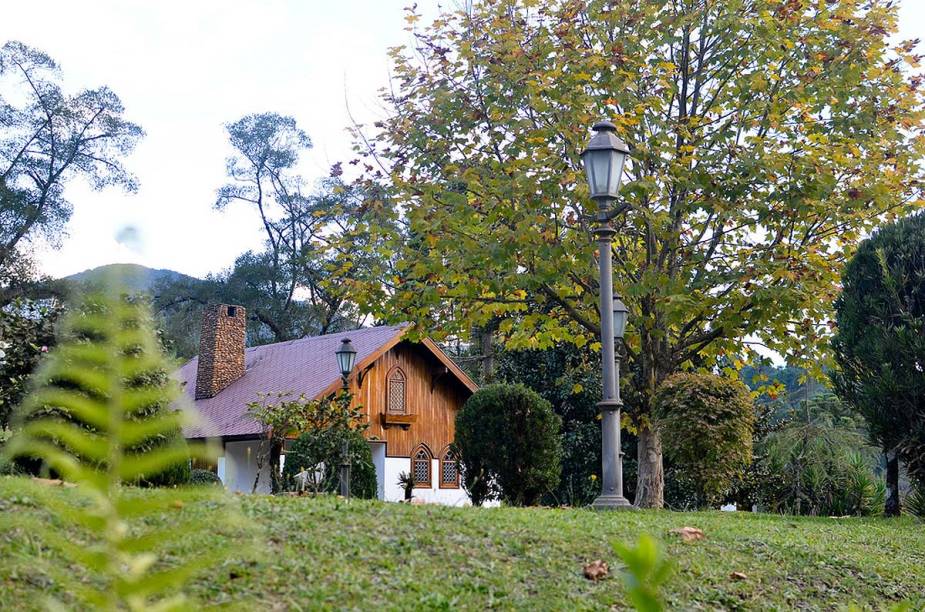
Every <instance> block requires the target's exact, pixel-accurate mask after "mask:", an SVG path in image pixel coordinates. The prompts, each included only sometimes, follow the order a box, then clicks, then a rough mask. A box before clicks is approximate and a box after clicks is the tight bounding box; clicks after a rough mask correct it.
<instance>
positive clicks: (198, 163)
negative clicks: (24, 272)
mask: <svg viewBox="0 0 925 612" xmlns="http://www.w3.org/2000/svg"><path fill="white" fill-rule="evenodd" d="M413 1H414V0H339V1H333V2H332V1H331V0H289V1H286V0H185V1H184V2H180V1H177V0H159V1H158V2H150V1H149V2H143V1H141V0H93V1H84V2H75V1H73V0H32V1H31V2H16V3H12V2H7V3H5V6H4V7H3V10H2V18H0V44H2V43H3V42H5V41H7V40H19V41H22V42H24V43H26V44H28V45H31V46H34V47H37V48H39V49H41V50H43V51H45V52H46V53H48V54H49V55H51V56H52V57H53V58H54V59H55V60H56V61H57V62H58V63H59V64H60V65H61V68H62V72H63V74H64V78H65V87H66V88H67V89H68V90H70V91H75V90H77V89H79V88H84V87H95V86H98V85H108V86H109V87H111V88H112V89H113V90H114V91H115V92H116V93H117V94H118V95H119V96H120V97H121V98H122V101H123V103H124V104H125V107H126V113H125V115H126V117H127V118H128V119H130V120H132V121H134V122H136V123H138V124H140V125H141V126H142V127H143V128H144V129H145V131H146V132H147V136H145V138H144V139H142V141H141V142H140V144H139V145H138V148H137V149H136V151H135V152H134V153H133V154H132V155H131V156H130V157H129V158H128V159H127V160H126V165H127V166H128V167H129V168H130V169H131V170H132V171H133V172H134V173H135V174H136V175H137V176H138V178H139V180H140V182H141V187H140V189H139V191H138V193H137V194H125V193H123V192H121V191H120V190H117V189H107V190H104V191H102V192H94V191H92V190H89V189H87V188H86V187H85V186H84V185H82V184H80V183H71V184H69V185H68V187H67V191H66V193H67V196H68V198H69V199H70V200H71V201H72V202H73V203H74V216H73V217H72V218H71V221H70V223H69V224H68V235H67V236H66V237H65V238H64V240H63V244H62V248H61V249H60V250H56V249H50V248H47V247H46V248H42V249H41V250H40V254H39V263H40V266H41V268H42V269H43V271H44V272H46V273H48V274H50V275H52V276H63V275H66V274H71V273H74V272H79V271H81V270H84V269H87V268H92V267H95V266H99V265H103V264H107V263H116V262H134V263H140V264H144V265H146V266H150V267H153V268H169V269H173V270H177V271H180V272H184V273H186V274H191V275H194V276H200V277H201V276H204V275H205V274H206V273H208V272H217V271H219V270H221V269H223V268H225V267H228V266H230V265H231V264H232V263H233V261H234V258H235V257H236V256H237V255H238V254H240V253H242V252H244V251H245V250H247V249H249V248H259V247H260V245H261V242H262V234H261V232H260V230H259V224H258V222H257V218H256V216H255V213H254V212H253V211H251V210H249V209H247V208H245V207H244V206H243V205H241V206H234V207H232V208H230V209H228V210H226V211H224V212H222V213H219V212H216V211H213V210H212V202H213V201H214V197H215V189H216V188H217V187H219V186H220V185H221V184H222V183H223V181H224V178H225V177H224V164H225V157H226V156H227V155H228V153H229V150H228V145H227V144H226V137H225V132H224V128H223V124H224V123H225V122H228V121H233V120H235V119H238V118H239V117H241V116H242V115H245V114H247V113H252V112H264V111H275V112H279V113H282V114H290V115H292V116H294V117H295V118H296V119H297V120H298V122H299V124H300V126H301V127H302V128H303V129H304V130H305V131H306V132H308V134H309V136H310V137H311V138H312V140H313V142H314V145H315V146H314V149H313V150H311V151H310V152H309V153H308V155H306V157H305V159H304V163H303V167H302V171H303V173H304V174H305V176H306V177H307V178H310V179H311V178H319V177H322V176H325V175H327V174H328V171H329V169H330V167H331V165H332V164H333V163H335V162H337V161H346V160H348V159H350V158H351V151H350V140H349V136H348V135H347V133H346V131H345V130H346V127H347V126H348V125H349V124H350V120H349V117H348V113H347V103H348V101H349V104H350V110H351V111H352V112H353V115H354V116H355V117H356V118H357V119H358V120H359V121H361V122H364V123H369V122H371V121H373V120H375V119H376V118H377V117H378V116H380V114H381V111H380V110H379V105H378V100H377V90H378V88H380V87H382V86H384V85H386V83H387V82H388V57H387V55H386V50H387V49H388V48H389V47H391V46H395V45H398V44H402V43H406V42H408V41H409V36H410V35H409V34H408V33H407V32H405V31H404V29H403V28H404V26H405V22H404V12H403V11H402V8H403V7H404V6H407V5H409V4H412V3H413ZM418 5H419V7H420V9H419V11H420V12H422V13H424V15H425V18H426V17H428V16H433V15H434V14H436V13H437V6H438V5H437V2H436V0H418ZM444 6H455V2H454V0H445V1H444ZM900 35H901V37H902V38H914V37H919V38H923V39H925V0H903V3H902V6H901V18H900ZM127 226H134V227H136V228H137V229H138V230H139V231H140V238H139V240H138V241H125V240H123V242H124V243H125V244H120V242H119V241H118V240H117V236H118V235H119V234H120V231H121V230H123V229H124V228H125V227H127ZM124 234H125V233H124V232H123V235H124Z"/></svg>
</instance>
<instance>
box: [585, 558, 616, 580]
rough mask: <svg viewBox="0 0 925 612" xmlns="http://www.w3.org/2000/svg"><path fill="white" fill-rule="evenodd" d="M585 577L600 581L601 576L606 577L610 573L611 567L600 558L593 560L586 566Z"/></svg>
mask: <svg viewBox="0 0 925 612" xmlns="http://www.w3.org/2000/svg"><path fill="white" fill-rule="evenodd" d="M584 570H585V578H587V579H588V580H594V581H598V580H600V579H601V578H606V577H607V575H608V574H609V573H610V568H609V567H607V564H606V563H605V562H603V561H601V560H600V559H597V560H596V561H592V562H591V563H589V564H587V565H586V566H585V567H584Z"/></svg>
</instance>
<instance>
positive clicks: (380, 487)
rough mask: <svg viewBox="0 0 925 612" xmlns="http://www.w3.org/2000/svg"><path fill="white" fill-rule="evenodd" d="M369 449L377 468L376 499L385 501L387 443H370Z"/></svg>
mask: <svg viewBox="0 0 925 612" xmlns="http://www.w3.org/2000/svg"><path fill="white" fill-rule="evenodd" d="M369 448H370V450H371V451H372V454H373V466H375V468H376V497H377V498H378V499H385V442H373V441H370V443H369ZM396 480H397V479H396Z"/></svg>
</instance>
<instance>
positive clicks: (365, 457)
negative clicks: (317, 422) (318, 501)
mask: <svg viewBox="0 0 925 612" xmlns="http://www.w3.org/2000/svg"><path fill="white" fill-rule="evenodd" d="M344 440H346V441H347V449H348V452H349V453H350V495H351V496H353V497H359V498H363V499H373V498H375V497H376V491H377V489H378V483H377V481H376V467H375V466H374V465H373V454H372V451H371V450H370V448H369V443H368V442H367V441H366V439H365V438H364V437H363V434H362V433H360V432H359V431H356V430H352V429H350V430H342V429H334V430H328V431H322V432H306V433H303V434H302V435H300V436H299V437H298V438H297V439H296V440H295V441H294V442H293V443H292V447H291V448H290V449H289V451H288V452H287V453H286V465H285V467H284V468H283V483H284V487H285V488H287V489H290V490H293V489H295V487H296V482H295V477H296V474H298V473H299V472H300V471H302V469H303V468H305V469H307V470H311V469H313V468H315V466H320V465H321V464H323V465H324V466H325V469H323V470H321V471H320V472H319V474H321V478H320V480H319V483H318V489H317V492H319V493H337V492H338V486H339V471H340V464H341V461H342V460H343V459H342V455H341V453H342V448H343V443H344ZM309 490H311V487H309Z"/></svg>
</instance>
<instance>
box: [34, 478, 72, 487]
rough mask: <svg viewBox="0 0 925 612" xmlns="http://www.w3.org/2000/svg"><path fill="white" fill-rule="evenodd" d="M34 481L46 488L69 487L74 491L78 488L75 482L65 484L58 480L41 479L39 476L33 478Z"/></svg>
mask: <svg viewBox="0 0 925 612" xmlns="http://www.w3.org/2000/svg"><path fill="white" fill-rule="evenodd" d="M32 481H33V482H36V483H38V484H41V485H45V486H46V487H67V488H68V489H72V488H74V487H76V486H77V485H76V484H74V483H73V482H64V481H63V480H60V479H58V478H39V477H37V476H33V477H32Z"/></svg>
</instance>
